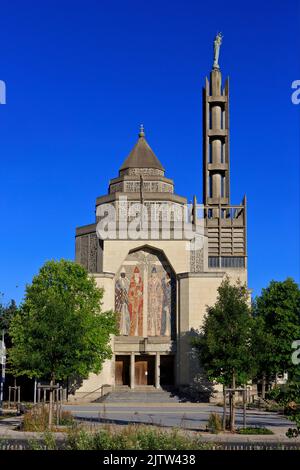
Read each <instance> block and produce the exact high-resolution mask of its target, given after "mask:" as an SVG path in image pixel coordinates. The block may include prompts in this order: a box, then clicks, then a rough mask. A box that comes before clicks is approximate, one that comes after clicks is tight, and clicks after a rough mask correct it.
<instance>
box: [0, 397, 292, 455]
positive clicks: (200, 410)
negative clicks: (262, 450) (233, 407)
mask: <svg viewBox="0 0 300 470" xmlns="http://www.w3.org/2000/svg"><path fill="white" fill-rule="evenodd" d="M64 409H65V410H68V411H70V412H71V413H72V414H73V416H74V417H75V418H76V419H77V420H78V421H80V422H81V423H85V424H87V425H88V426H89V427H90V426H92V427H93V428H97V427H98V426H102V425H103V424H105V423H112V424H114V425H116V427H118V428H119V427H120V428H122V427H123V426H124V425H128V424H146V425H154V426H160V427H165V428H166V429H170V428H174V427H176V428H179V429H180V431H181V432H185V433H191V434H195V433H196V434H197V435H198V436H201V437H203V442H214V443H222V444H228V445H231V446H232V445H239V444H240V445H247V444H248V445H249V444H251V445H262V444H263V445H271V446H272V445H273V446H276V445H279V444H284V445H285V446H287V447H290V446H293V445H294V446H296V447H299V448H300V439H299V438H287V437H286V435H285V433H286V431H287V430H288V428H290V427H294V426H293V423H292V422H290V421H289V420H287V419H286V418H285V417H284V416H282V415H280V414H278V413H274V412H265V411H261V410H247V422H246V424H247V426H264V427H267V428H268V429H270V430H271V431H272V432H273V433H274V434H273V435H252V436H251V435H241V434H232V433H229V432H226V433H219V434H217V435H216V434H210V433H208V432H205V427H206V424H207V420H208V417H209V414H210V413H211V412H217V413H219V414H220V415H222V408H220V407H218V406H215V405H210V404H206V403H197V404H193V403H176V405H174V404H173V403H160V404H158V403H147V404H145V403H134V404H133V403H121V404H120V403H110V404H103V403H98V404H95V403H91V404H87V403H82V404H79V403H78V404H68V405H64ZM236 418H237V419H236V424H237V427H239V426H242V423H243V413H242V411H241V410H237V416H236ZM21 420H22V418H21V417H19V416H17V417H7V418H5V419H0V442H1V441H2V442H3V441H6V442H19V443H22V442H23V443H24V442H26V441H28V440H30V439H31V440H32V439H42V437H43V433H36V432H24V431H19V430H17V429H16V428H17V426H19V425H20V423H21ZM64 437H65V434H64V433H56V438H57V440H61V439H63V438H64Z"/></svg>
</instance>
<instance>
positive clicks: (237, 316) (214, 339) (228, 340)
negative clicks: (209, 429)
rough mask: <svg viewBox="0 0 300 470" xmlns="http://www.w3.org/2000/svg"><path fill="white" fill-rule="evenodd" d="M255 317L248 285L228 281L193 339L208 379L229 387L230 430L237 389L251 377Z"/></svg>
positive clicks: (220, 289)
mask: <svg viewBox="0 0 300 470" xmlns="http://www.w3.org/2000/svg"><path fill="white" fill-rule="evenodd" d="M252 322H253V320H252V316H251V311H250V306H249V292H248V290H247V288H246V286H245V285H241V284H240V283H237V284H236V285H231V284H230V281H229V279H228V277H227V278H225V279H224V280H223V282H222V283H221V285H220V287H219V288H218V297H217V301H216V303H215V305H213V306H211V307H207V313H206V316H205V318H204V324H203V328H202V332H201V334H200V336H199V337H196V338H194V339H193V342H192V344H193V346H194V347H195V348H196V350H197V351H198V355H199V359H200V364H201V366H203V368H204V370H205V371H206V374H207V376H208V378H209V379H210V380H212V381H215V382H217V383H221V384H223V386H224V387H230V388H231V392H230V393H229V409H230V415H229V427H230V430H231V431H234V428H235V392H234V391H233V390H234V389H236V387H238V386H240V385H244V384H245V383H246V382H247V381H248V379H249V378H250V377H251V373H252V369H253V356H252V355H251V332H252ZM225 404H226V402H225V401H224V413H223V429H225V424H226V420H225V416H226V405H225Z"/></svg>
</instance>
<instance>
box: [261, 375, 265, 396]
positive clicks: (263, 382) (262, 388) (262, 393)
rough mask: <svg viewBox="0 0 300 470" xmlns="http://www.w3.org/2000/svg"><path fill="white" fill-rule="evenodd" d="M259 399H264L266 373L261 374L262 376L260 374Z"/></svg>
mask: <svg viewBox="0 0 300 470" xmlns="http://www.w3.org/2000/svg"><path fill="white" fill-rule="evenodd" d="M261 397H262V398H263V399H265V398H266V373H265V372H263V374H262V382H261Z"/></svg>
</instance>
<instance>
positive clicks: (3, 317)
mask: <svg viewBox="0 0 300 470" xmlns="http://www.w3.org/2000/svg"><path fill="white" fill-rule="evenodd" d="M17 310H18V307H17V304H16V302H15V301H14V300H11V301H10V302H9V304H8V305H3V304H2V303H0V334H1V333H2V331H4V333H5V336H4V337H5V344H6V347H7V348H9V347H10V346H11V338H10V336H9V334H8V330H9V325H10V322H11V320H12V318H13V317H14V315H15V314H16V312H17Z"/></svg>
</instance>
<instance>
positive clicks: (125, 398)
mask: <svg viewBox="0 0 300 470" xmlns="http://www.w3.org/2000/svg"><path fill="white" fill-rule="evenodd" d="M101 401H102V402H104V403H120V402H130V403H179V402H180V401H181V400H180V399H179V397H177V396H176V394H173V393H172V392H169V391H165V390H156V389H155V388H152V389H146V390H140V389H139V390H136V389H134V390H128V389H127V390H114V391H113V392H110V393H108V394H107V395H106V396H105V397H103V398H102V400H101Z"/></svg>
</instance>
